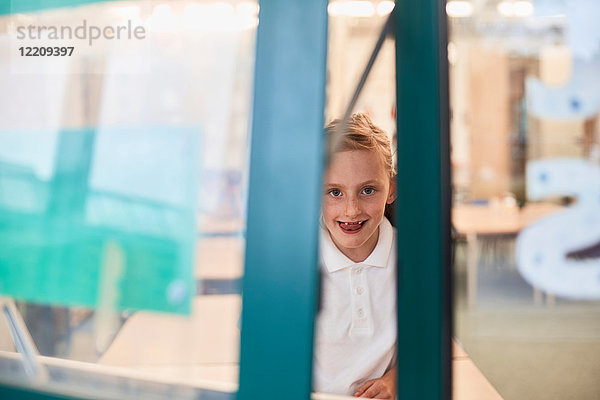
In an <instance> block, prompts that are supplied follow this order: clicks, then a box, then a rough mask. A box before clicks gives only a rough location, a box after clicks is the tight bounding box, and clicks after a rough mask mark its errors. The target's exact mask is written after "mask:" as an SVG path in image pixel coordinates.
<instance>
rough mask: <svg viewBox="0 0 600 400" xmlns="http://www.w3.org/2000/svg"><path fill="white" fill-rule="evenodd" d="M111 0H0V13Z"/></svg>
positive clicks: (5, 13)
mask: <svg viewBox="0 0 600 400" xmlns="http://www.w3.org/2000/svg"><path fill="white" fill-rule="evenodd" d="M105 1H112V0H0V15H7V14H18V13H29V12H36V11H41V10H48V9H51V8H62V7H76V6H79V5H83V4H90V3H100V2H105Z"/></svg>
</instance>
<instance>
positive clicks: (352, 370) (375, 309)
mask: <svg viewBox="0 0 600 400" xmlns="http://www.w3.org/2000/svg"><path fill="white" fill-rule="evenodd" d="M395 249H396V231H395V229H394V228H393V227H392V225H391V224H390V222H389V221H388V220H387V219H386V218H385V217H384V218H383V220H382V222H381V224H380V225H379V238H378V241H377V245H376V246H375V249H374V250H373V252H372V253H371V255H369V257H367V259H366V260H364V261H363V262H360V263H355V262H353V261H352V260H350V259H349V258H347V257H346V256H345V255H344V254H342V252H341V251H339V250H338V248H337V247H336V246H335V244H334V243H333V241H332V240H331V237H330V236H329V232H328V231H327V230H326V229H325V228H324V227H321V233H320V252H321V257H320V258H321V270H322V281H321V299H322V300H321V311H320V312H319V315H318V317H317V322H316V337H315V356H314V364H313V373H314V390H315V391H317V392H324V393H336V394H346V395H350V396H351V395H353V394H354V393H355V392H356V390H357V389H358V387H359V386H360V385H362V384H363V383H364V382H365V381H367V380H369V379H374V378H381V377H382V376H383V374H384V373H385V372H386V371H387V370H388V369H389V368H390V367H391V366H392V363H393V362H395V360H396V338H397V333H396V318H397V317H396V251H395Z"/></svg>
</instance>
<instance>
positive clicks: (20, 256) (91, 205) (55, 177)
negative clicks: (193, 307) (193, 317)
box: [0, 128, 199, 313]
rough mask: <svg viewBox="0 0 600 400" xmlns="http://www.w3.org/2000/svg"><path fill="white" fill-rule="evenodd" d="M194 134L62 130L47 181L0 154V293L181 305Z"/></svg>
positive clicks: (77, 301)
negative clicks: (9, 161) (5, 159)
mask: <svg viewBox="0 0 600 400" xmlns="http://www.w3.org/2000/svg"><path fill="white" fill-rule="evenodd" d="M40 134H43V132H42V133H40ZM197 137H198V134H197V132H196V131H195V130H193V129H187V128H186V129H184V128H144V129H141V128H136V129H109V130H107V129H104V130H101V131H100V130H98V131H96V130H93V129H86V130H71V131H63V132H60V134H59V137H58V140H57V143H58V144H57V146H56V148H55V149H53V150H54V160H55V161H54V165H53V169H52V171H51V174H50V176H51V178H50V179H46V180H44V179H42V178H40V177H39V175H38V174H36V170H35V169H34V168H31V167H28V166H27V159H26V158H23V159H21V160H20V162H19V161H17V162H15V161H13V162H11V163H8V162H6V161H5V162H2V160H1V158H0V294H3V295H9V296H13V297H15V298H17V299H21V300H27V301H32V302H41V303H48V304H55V305H82V306H95V307H102V308H109V309H124V308H128V309H147V310H156V311H166V312H175V313H189V311H190V302H191V296H192V294H193V290H192V289H193V279H192V275H193V274H192V266H193V248H194V241H195V240H194V237H195V222H194V221H195V212H194V206H195V193H196V184H197V182H196V181H197V173H196V172H197V165H198V160H197V155H198V154H199V151H198V144H197V143H198V140H197ZM0 139H2V135H0ZM0 142H1V140H0ZM31 145H32V144H30V146H31ZM0 155H1V154H0ZM29 157H30V158H31V154H30V155H29ZM40 157H41V154H40Z"/></svg>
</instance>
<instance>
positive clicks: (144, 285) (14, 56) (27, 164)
mask: <svg viewBox="0 0 600 400" xmlns="http://www.w3.org/2000/svg"><path fill="white" fill-rule="evenodd" d="M81 3H90V2H81ZM15 4H16V3H15ZM258 9H259V7H258V4H257V2H254V1H233V0H232V1H221V2H212V1H169V2H158V1H151V0H141V1H104V2H91V4H82V5H78V6H72V7H62V8H50V9H45V10H22V9H17V8H14V7H13V8H12V9H10V8H9V9H8V10H5V9H4V8H2V9H0V11H1V12H4V13H7V14H6V15H4V16H2V17H0V47H1V48H2V51H1V52H0V54H2V55H1V56H0V86H2V88H3V90H2V93H0V296H4V297H2V298H1V299H0V300H1V303H2V307H3V310H4V312H3V314H2V315H0V371H1V372H0V381H2V383H9V384H19V385H26V386H27V385H30V384H33V383H34V382H35V383H36V384H38V383H41V384H42V388H46V389H49V390H55V391H66V392H70V393H87V394H88V395H89V394H94V395H97V394H100V393H102V395H103V396H104V395H106V396H112V395H116V396H125V395H129V396H132V397H140V396H141V397H146V396H145V395H144V396H142V395H141V394H140V393H142V394H147V395H148V396H157V397H161V396H166V395H167V394H168V396H170V397H172V396H176V397H178V398H180V397H181V398H188V397H197V396H198V394H199V393H206V392H205V391H206V390H209V391H215V393H216V392H225V393H233V392H235V391H236V390H237V380H238V357H239V356H238V354H239V335H240V331H239V322H238V321H239V317H240V311H241V296H240V292H241V283H240V282H241V278H242V275H243V252H244V246H245V216H246V192H247V170H248V168H247V163H248V150H249V140H248V139H249V134H248V132H249V126H250V111H251V98H252V82H253V70H254V57H255V56H254V54H255V39H256V27H257V25H258ZM11 11H12V13H11ZM28 54H29V55H28ZM29 338H30V339H31V340H29ZM15 339H18V340H17V341H15ZM19 340H20V342H19ZM36 352H39V354H40V355H41V357H38V356H36ZM211 393H212V392H211Z"/></svg>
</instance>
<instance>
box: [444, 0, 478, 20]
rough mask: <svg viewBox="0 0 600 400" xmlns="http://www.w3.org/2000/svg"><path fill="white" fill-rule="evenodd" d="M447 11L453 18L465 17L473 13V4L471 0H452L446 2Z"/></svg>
mask: <svg viewBox="0 0 600 400" xmlns="http://www.w3.org/2000/svg"><path fill="white" fill-rule="evenodd" d="M446 13H447V14H448V16H449V17H452V18H465V17H470V16H471V15H473V4H472V3H471V2H470V1H464V0H452V1H449V2H448V3H446Z"/></svg>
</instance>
